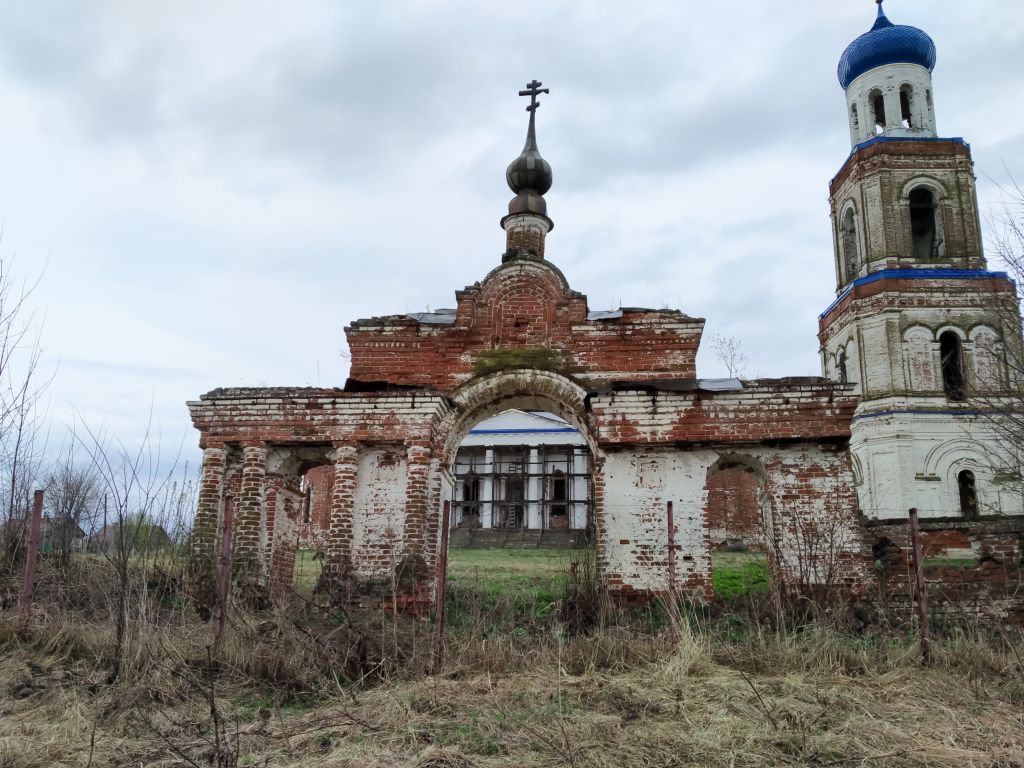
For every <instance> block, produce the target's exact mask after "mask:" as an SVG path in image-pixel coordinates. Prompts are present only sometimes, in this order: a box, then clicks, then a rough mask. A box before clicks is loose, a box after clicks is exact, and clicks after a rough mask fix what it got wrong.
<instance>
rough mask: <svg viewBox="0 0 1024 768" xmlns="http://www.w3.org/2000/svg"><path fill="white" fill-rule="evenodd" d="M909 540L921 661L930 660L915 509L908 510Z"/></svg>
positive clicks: (930, 642)
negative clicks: (912, 559) (912, 560)
mask: <svg viewBox="0 0 1024 768" xmlns="http://www.w3.org/2000/svg"><path fill="white" fill-rule="evenodd" d="M910 542H911V546H912V547H913V553H914V587H915V590H914V591H915V594H914V597H915V602H916V603H917V616H918V618H919V619H920V624H921V663H922V664H930V663H931V661H932V637H931V630H930V627H929V625H928V590H927V586H926V584H925V580H924V546H923V545H922V543H921V525H920V523H919V522H918V519H917V510H916V509H911V510H910Z"/></svg>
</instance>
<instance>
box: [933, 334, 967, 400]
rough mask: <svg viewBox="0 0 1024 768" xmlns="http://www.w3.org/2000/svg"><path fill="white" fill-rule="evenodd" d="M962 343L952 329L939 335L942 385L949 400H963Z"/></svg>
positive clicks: (964, 394) (964, 395)
mask: <svg viewBox="0 0 1024 768" xmlns="http://www.w3.org/2000/svg"><path fill="white" fill-rule="evenodd" d="M963 358H964V355H963V344H962V343H961V341H960V337H959V336H958V335H957V334H956V333H954V332H953V331H946V332H945V333H943V334H942V335H941V336H940V337H939V359H940V361H941V365H942V387H943V389H944V390H945V392H946V397H948V398H949V399H950V400H958V401H959V400H963V399H964V398H965V397H966V392H965V388H964V362H963Z"/></svg>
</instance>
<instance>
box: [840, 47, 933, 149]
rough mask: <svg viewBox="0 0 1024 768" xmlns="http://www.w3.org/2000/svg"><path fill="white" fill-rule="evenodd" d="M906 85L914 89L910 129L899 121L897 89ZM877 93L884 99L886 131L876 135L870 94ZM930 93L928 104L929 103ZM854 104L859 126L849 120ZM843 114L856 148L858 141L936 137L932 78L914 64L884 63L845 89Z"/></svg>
mask: <svg viewBox="0 0 1024 768" xmlns="http://www.w3.org/2000/svg"><path fill="white" fill-rule="evenodd" d="M904 85H909V86H910V87H911V88H912V89H913V94H914V95H913V97H912V98H911V104H910V111H911V115H912V121H911V122H912V127H911V128H910V129H907V128H904V127H903V124H902V120H901V116H902V109H901V107H900V88H902V87H903V86H904ZM875 90H879V91H881V92H882V97H883V98H884V99H885V117H886V129H885V131H884V132H883V133H882V134H878V133H876V129H875V122H874V117H873V115H874V112H873V110H872V105H871V101H870V96H871V94H872V93H873V92H874V91H875ZM928 94H931V103H929V100H928ZM854 104H856V105H857V112H858V117H859V126H855V125H854V123H853V120H852V118H851V117H850V116H851V114H852V110H853V105H854ZM846 114H847V118H848V119H849V120H850V140H851V143H852V144H853V145H854V146H856V145H857V144H860V143H861V142H864V141H867V140H868V139H873V138H874V137H875V136H877V135H884V136H925V137H935V136H937V135H938V134H937V133H936V126H935V93H934V90H933V89H932V75H931V73H930V72H929V71H928V70H927V69H926V68H925V67H922V66H919V65H917V64H887V65H886V66H883V67H876V68H875V69H873V70H871V71H870V72H865V73H864V74H863V75H861V76H860V77H858V78H857V79H856V80H854V81H853V82H852V83H850V87H849V88H847V89H846Z"/></svg>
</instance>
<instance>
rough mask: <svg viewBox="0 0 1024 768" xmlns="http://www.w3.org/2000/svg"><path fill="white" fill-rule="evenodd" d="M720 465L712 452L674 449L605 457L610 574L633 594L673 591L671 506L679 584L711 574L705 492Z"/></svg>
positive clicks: (606, 554) (604, 514) (604, 520)
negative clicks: (670, 572) (711, 469)
mask: <svg viewBox="0 0 1024 768" xmlns="http://www.w3.org/2000/svg"><path fill="white" fill-rule="evenodd" d="M716 459H717V455H716V454H715V453H713V452H711V451H692V452H684V451H679V450H674V449H669V448H665V449H646V450H645V449H633V450H624V451H616V452H613V453H609V454H607V455H606V457H605V462H604V477H605V494H604V508H603V510H602V527H603V538H604V541H605V544H606V546H605V551H604V553H603V554H604V558H605V565H606V568H607V571H608V572H609V573H611V574H618V575H621V577H622V580H623V583H624V584H625V585H627V586H628V587H632V588H634V589H640V590H660V591H665V590H667V589H668V579H667V575H668V569H667V562H668V524H667V511H666V502H668V501H672V502H673V506H674V509H673V515H674V518H675V526H676V545H677V550H676V563H677V566H676V574H677V577H678V581H679V583H680V584H682V583H684V582H685V581H686V580H687V578H688V577H690V576H692V575H695V574H696V575H706V574H708V573H710V569H711V552H710V541H709V539H708V532H707V529H706V528H705V526H704V507H705V504H706V502H707V498H706V497H707V494H706V492H705V490H704V486H705V484H706V482H707V472H708V468H709V467H710V466H711V465H712V464H713V463H714V462H715V461H716Z"/></svg>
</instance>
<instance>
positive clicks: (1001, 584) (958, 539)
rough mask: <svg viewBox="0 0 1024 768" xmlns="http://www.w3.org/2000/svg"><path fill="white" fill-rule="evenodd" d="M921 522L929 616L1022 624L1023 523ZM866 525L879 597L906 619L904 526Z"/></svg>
mask: <svg viewBox="0 0 1024 768" xmlns="http://www.w3.org/2000/svg"><path fill="white" fill-rule="evenodd" d="M920 523H921V539H922V545H923V549H924V557H925V561H926V563H925V564H926V568H925V582H926V584H927V588H928V601H929V608H930V609H931V611H932V612H933V613H936V614H949V615H950V616H952V617H955V618H958V619H959V618H963V617H964V616H971V617H976V618H978V619H981V620H983V621H987V622H992V623H995V624H1005V623H1014V624H1016V625H1018V626H1021V625H1024V560H1022V557H1024V519H1022V518H1013V517H998V518H997V517H991V518H982V519H979V520H963V519H959V518H956V519H952V518H950V519H923V520H921V521H920ZM865 526H866V534H867V543H868V545H870V546H872V547H873V556H874V558H875V559H876V567H875V574H876V577H877V580H878V587H879V598H880V600H882V601H883V602H884V603H885V605H887V606H889V607H894V608H895V609H896V610H897V611H898V612H900V613H902V614H904V615H909V614H910V613H911V611H912V610H913V607H914V566H913V562H914V560H913V549H912V545H911V540H910V530H909V526H908V524H907V522H906V521H904V520H881V521H872V520H869V521H867V522H866V523H865ZM928 561H931V562H928Z"/></svg>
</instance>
